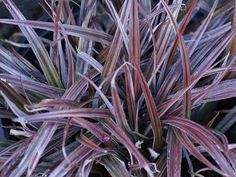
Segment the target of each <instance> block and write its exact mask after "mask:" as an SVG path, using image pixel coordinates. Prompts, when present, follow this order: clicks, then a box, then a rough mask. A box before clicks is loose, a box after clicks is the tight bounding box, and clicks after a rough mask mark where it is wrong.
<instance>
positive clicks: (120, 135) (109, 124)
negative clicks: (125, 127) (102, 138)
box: [104, 119, 154, 177]
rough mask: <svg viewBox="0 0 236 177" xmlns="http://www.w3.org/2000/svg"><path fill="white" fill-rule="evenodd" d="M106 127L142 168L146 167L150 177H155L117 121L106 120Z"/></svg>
mask: <svg viewBox="0 0 236 177" xmlns="http://www.w3.org/2000/svg"><path fill="white" fill-rule="evenodd" d="M104 123H105V125H104V126H105V127H106V128H107V129H108V130H109V132H111V133H112V135H114V136H115V137H116V138H117V139H118V140H119V141H120V142H121V143H122V144H123V145H124V146H125V147H126V148H127V149H128V150H129V151H130V152H131V154H133V155H134V157H135V158H136V159H137V161H138V162H139V164H138V165H140V168H144V169H145V170H146V172H147V173H148V175H149V176H150V177H154V175H153V172H152V171H151V169H150V167H149V165H148V163H147V162H146V160H145V159H144V157H143V156H142V154H141V153H140V152H139V151H138V149H137V147H136V146H135V145H134V144H133V143H132V142H131V141H130V139H129V138H128V136H127V135H126V134H125V132H124V131H122V129H120V128H119V127H118V126H117V124H116V123H114V122H113V120H111V119H106V120H104Z"/></svg>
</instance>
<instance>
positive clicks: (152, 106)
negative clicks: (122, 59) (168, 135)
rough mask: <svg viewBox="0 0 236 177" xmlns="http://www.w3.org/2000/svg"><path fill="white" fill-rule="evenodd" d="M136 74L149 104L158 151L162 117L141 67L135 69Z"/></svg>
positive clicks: (155, 148)
mask: <svg viewBox="0 0 236 177" xmlns="http://www.w3.org/2000/svg"><path fill="white" fill-rule="evenodd" d="M135 72H136V73H137V76H138V78H139V82H140V85H141V88H142V91H143V94H144V98H145V101H146V104H147V109H148V114H149V117H150V120H151V125H152V130H153V136H154V138H153V149H154V150H156V151H158V150H159V149H160V148H161V146H162V126H161V122H160V117H159V114H158V112H157V108H156V104H155V101H154V98H153V96H152V93H151V90H150V89H149V87H148V84H147V81H146V80H145V78H144V75H143V73H142V71H141V69H140V67H139V66H138V67H136V68H135Z"/></svg>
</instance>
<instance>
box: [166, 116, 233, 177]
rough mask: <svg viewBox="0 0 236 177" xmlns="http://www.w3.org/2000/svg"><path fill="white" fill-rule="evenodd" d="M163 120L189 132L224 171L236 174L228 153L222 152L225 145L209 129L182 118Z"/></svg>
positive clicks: (231, 174) (228, 173) (230, 174)
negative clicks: (228, 158)
mask: <svg viewBox="0 0 236 177" xmlns="http://www.w3.org/2000/svg"><path fill="white" fill-rule="evenodd" d="M163 122H164V123H167V124H169V125H171V126H174V127H176V128H178V129H179V130H181V131H182V132H184V133H186V134H188V135H189V136H190V137H191V138H192V139H194V140H195V141H196V142H197V143H199V144H200V145H201V146H202V147H204V149H206V151H207V152H208V153H209V154H210V155H211V157H212V158H213V159H214V160H215V161H216V163H217V164H218V165H219V166H220V168H221V170H222V171H223V172H224V173H226V174H227V175H228V176H236V173H235V171H234V170H233V169H232V167H231V165H230V162H229V161H228V160H227V159H226V158H225V156H224V153H226V154H227V152H224V151H223V152H222V150H224V149H225V148H224V145H223V144H222V143H221V142H220V141H219V140H218V139H217V138H216V137H215V136H214V135H213V134H212V133H210V132H209V131H208V130H207V129H205V128H204V127H202V126H201V125H199V124H197V123H194V122H193V121H191V120H187V119H182V118H175V117H168V118H167V119H165V120H163ZM226 157H227V156H226ZM217 172H219V171H217Z"/></svg>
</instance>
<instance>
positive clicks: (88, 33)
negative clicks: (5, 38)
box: [0, 19, 112, 45]
mask: <svg viewBox="0 0 236 177" xmlns="http://www.w3.org/2000/svg"><path fill="white" fill-rule="evenodd" d="M0 23H5V24H10V25H18V26H27V27H32V28H35V29H42V30H47V31H53V30H54V24H53V23H52V22H43V21H34V20H13V19H0ZM61 26H62V27H63V28H64V30H65V33H66V34H67V35H70V36H75V37H83V38H85V39H88V40H93V41H96V42H100V43H102V44H107V45H109V44H110V43H111V40H112V38H111V36H110V35H108V34H107V33H104V32H102V31H98V30H94V29H91V28H85V27H80V26H75V25H68V24H61ZM59 30H60V32H62V29H61V28H60V29H59Z"/></svg>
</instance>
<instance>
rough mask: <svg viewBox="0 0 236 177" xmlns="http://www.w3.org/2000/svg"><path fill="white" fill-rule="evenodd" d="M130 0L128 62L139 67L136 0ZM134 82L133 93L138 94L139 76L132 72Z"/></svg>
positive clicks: (138, 32)
mask: <svg viewBox="0 0 236 177" xmlns="http://www.w3.org/2000/svg"><path fill="white" fill-rule="evenodd" d="M130 1H131V11H130V29H129V37H130V52H129V54H130V56H129V60H130V63H132V64H135V66H136V67H140V66H139V65H140V31H139V16H138V12H139V9H138V1H137V0H130ZM133 82H134V94H135V96H137V95H138V92H139V89H138V88H139V85H138V84H139V77H138V75H137V73H135V72H134V77H133Z"/></svg>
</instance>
